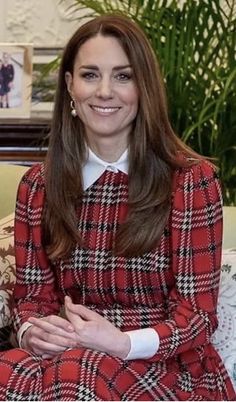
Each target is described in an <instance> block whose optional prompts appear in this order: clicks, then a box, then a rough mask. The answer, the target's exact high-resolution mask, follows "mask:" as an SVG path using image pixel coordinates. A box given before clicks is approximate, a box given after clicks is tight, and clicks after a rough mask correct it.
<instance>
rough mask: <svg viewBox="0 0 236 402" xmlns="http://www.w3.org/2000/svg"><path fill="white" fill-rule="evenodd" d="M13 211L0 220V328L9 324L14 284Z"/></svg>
mask: <svg viewBox="0 0 236 402" xmlns="http://www.w3.org/2000/svg"><path fill="white" fill-rule="evenodd" d="M13 232H14V213H12V214H11V215H8V216H7V217H5V218H3V219H1V220H0V328H3V327H6V326H7V325H9V324H10V322H11V318H10V311H11V295H12V292H13V288H14V284H15V256H14V236H13Z"/></svg>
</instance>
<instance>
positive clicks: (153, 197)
mask: <svg viewBox="0 0 236 402" xmlns="http://www.w3.org/2000/svg"><path fill="white" fill-rule="evenodd" d="M221 237H222V199H221V192H220V185H219V183H218V180H217V175H216V173H215V170H214V168H213V167H212V166H211V165H210V164H209V163H208V162H206V161H204V160H203V158H200V157H199V156H198V155H196V154H195V153H194V152H193V151H191V150H190V149H188V148H187V147H186V146H185V145H184V144H183V143H182V142H181V141H180V140H179V139H178V138H177V137H176V136H175V134H174V133H173V130H172V128H171V126H170V123H169V121H168V115H167V108H166V100H165V92H164V88H163V83H162V80H161V76H160V72H159V69H158V66H157V62H156V59H155V56H154V54H153V52H152V49H151V48H150V45H149V43H148V41H147V39H146V38H145V36H144V34H143V33H142V31H141V30H140V29H139V28H138V27H137V26H136V25H135V24H134V23H132V22H131V21H130V20H128V19H126V18H124V17H122V16H112V15H111V16H103V17H98V18H96V19H94V20H93V21H90V22H88V23H86V24H85V25H83V26H82V27H80V28H79V29H78V30H77V32H75V34H74V35H73V36H72V38H71V39H70V41H69V43H68V44H67V46H66V48H65V51H64V54H63V57H62V62H61V68H60V72H59V80H58V89H57V94H56V100H55V111H54V117H53V122H52V130H51V135H50V144H49V151H48V155H47V158H46V162H45V164H42V165H36V166H34V167H32V168H31V169H30V170H29V171H28V172H27V173H26V175H25V176H24V177H23V179H22V181H21V184H20V187H19V191H18V199H17V208H16V226H15V246H16V263H17V284H16V287H15V293H14V299H15V306H14V327H15V331H16V333H17V337H18V341H19V344H20V346H21V349H15V350H14V351H8V352H6V353H2V355H1V363H0V372H1V373H2V372H4V376H3V378H1V379H0V397H1V398H2V399H4V398H5V399H14V400H17V399H20V398H21V399H27V398H28V399H33V398H34V400H36V399H43V400H68V399H69V400H233V399H234V398H235V393H234V391H233V388H232V385H231V382H230V380H229V378H228V375H227V373H226V371H225V368H224V367H223V364H222V362H221V360H220V358H219V356H218V355H217V353H216V351H215V350H214V348H213V346H212V345H211V335H212V333H213V332H214V330H215V329H216V327H217V317H216V307H217V294H218V286H219V276H220V259H221ZM63 305H64V312H62V313H60V314H59V311H60V309H61V308H62V307H63ZM5 390H6V391H5Z"/></svg>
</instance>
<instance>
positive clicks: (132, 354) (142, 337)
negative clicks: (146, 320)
mask: <svg viewBox="0 0 236 402" xmlns="http://www.w3.org/2000/svg"><path fill="white" fill-rule="evenodd" d="M125 333H126V334H127V335H128V336H129V337H130V342H131V348H130V351H129V353H128V355H127V356H126V358H125V360H135V359H149V358H150V357H152V356H154V355H155V353H156V352H157V351H158V348H159V343H160V338H159V336H158V333H157V332H156V331H155V329H153V328H144V329H138V330H135V331H127V332H125Z"/></svg>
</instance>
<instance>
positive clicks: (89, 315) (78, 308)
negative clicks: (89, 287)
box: [65, 296, 103, 321]
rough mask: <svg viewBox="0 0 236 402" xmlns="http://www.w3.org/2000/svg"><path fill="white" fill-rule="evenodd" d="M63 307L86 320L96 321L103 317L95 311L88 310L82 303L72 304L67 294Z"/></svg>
mask: <svg viewBox="0 0 236 402" xmlns="http://www.w3.org/2000/svg"><path fill="white" fill-rule="evenodd" d="M65 307H66V308H67V309H68V310H69V311H71V312H72V313H74V314H77V315H79V316H80V317H81V318H83V319H84V320H86V321H90V320H92V321H98V320H102V319H103V317H102V316H101V315H99V314H98V313H96V312H95V311H92V310H90V309H89V308H87V307H85V306H83V305H82V304H74V303H73V302H72V301H71V298H70V297H69V296H66V297H65Z"/></svg>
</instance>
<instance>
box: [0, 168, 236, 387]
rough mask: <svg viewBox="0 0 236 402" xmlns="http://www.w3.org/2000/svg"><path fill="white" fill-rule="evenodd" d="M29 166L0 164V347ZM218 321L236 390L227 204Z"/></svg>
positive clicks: (233, 250) (6, 329)
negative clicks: (19, 196)
mask: <svg viewBox="0 0 236 402" xmlns="http://www.w3.org/2000/svg"><path fill="white" fill-rule="evenodd" d="M27 169H28V168H27V167H22V166H16V165H15V166H13V165H1V164H0V183H1V193H0V350H5V349H7V348H10V347H12V345H11V343H10V332H11V300H12V292H13V288H14V284H15V258H14V236H13V232H14V205H15V199H16V191H17V185H18V182H19V180H20V178H21V176H22V175H23V174H24V172H25V171H26V170H27ZM223 212H224V235H223V253H222V264H221V271H222V272H221V283H220V292H219V302H218V319H219V325H218V328H217V330H216V332H215V333H214V335H213V337H212V342H213V344H214V345H215V348H216V349H217V351H218V353H219V354H220V355H221V357H222V359H223V361H224V364H225V366H226V369H227V370H228V373H229V375H230V377H231V379H232V382H233V384H234V386H235V390H236V234H235V232H236V208H235V207H224V210H223Z"/></svg>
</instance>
